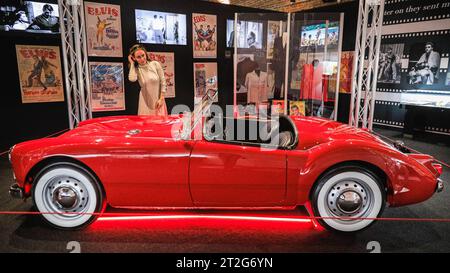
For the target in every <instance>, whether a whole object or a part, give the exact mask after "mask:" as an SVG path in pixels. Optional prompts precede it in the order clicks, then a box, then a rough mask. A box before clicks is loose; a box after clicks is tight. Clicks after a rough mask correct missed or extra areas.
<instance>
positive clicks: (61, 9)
mask: <svg viewBox="0 0 450 273" xmlns="http://www.w3.org/2000/svg"><path fill="white" fill-rule="evenodd" d="M58 8H59V12H60V15H59V24H60V28H61V46H62V52H63V54H62V59H63V68H64V73H65V75H66V76H65V77H64V81H65V83H66V100H67V114H68V118H69V128H70V129H73V128H74V121H73V116H72V112H73V108H72V93H71V90H72V89H71V87H70V81H69V77H68V74H69V73H70V72H69V65H68V62H69V60H68V58H67V45H66V42H65V41H66V35H67V30H66V25H65V22H64V18H65V13H66V8H65V6H64V3H63V0H58Z"/></svg>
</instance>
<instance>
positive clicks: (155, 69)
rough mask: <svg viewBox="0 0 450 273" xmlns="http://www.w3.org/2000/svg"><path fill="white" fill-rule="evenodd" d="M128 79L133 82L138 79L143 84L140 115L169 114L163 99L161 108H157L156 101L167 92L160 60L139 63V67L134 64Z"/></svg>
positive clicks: (140, 94) (140, 97) (140, 96)
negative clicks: (143, 63)
mask: <svg viewBox="0 0 450 273" xmlns="http://www.w3.org/2000/svg"><path fill="white" fill-rule="evenodd" d="M128 79H129V80H130V81H132V82H135V81H136V80H138V81H139V85H140V86H141V92H140V93H139V108H138V115H164V116H165V115H167V106H166V103H165V101H163V105H162V106H161V108H159V109H156V102H157V101H158V99H159V98H160V96H161V93H163V94H165V93H166V79H165V77H164V71H163V69H162V67H161V64H160V63H159V62H156V61H152V62H147V63H146V64H145V65H138V67H135V66H134V65H132V66H131V67H130V73H129V75H128Z"/></svg>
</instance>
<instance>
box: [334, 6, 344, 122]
mask: <svg viewBox="0 0 450 273" xmlns="http://www.w3.org/2000/svg"><path fill="white" fill-rule="evenodd" d="M343 32H344V13H342V12H341V14H340V19H339V45H338V67H337V75H336V91H335V95H334V120H337V116H338V110H339V89H340V79H341V56H342V37H343Z"/></svg>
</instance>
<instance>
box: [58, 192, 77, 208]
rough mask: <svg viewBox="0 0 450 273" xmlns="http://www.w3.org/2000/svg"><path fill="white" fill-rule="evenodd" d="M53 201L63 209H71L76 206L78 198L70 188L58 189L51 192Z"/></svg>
mask: <svg viewBox="0 0 450 273" xmlns="http://www.w3.org/2000/svg"><path fill="white" fill-rule="evenodd" d="M53 201H55V202H56V203H58V204H59V205H60V206H61V207H63V208H64V209H72V208H74V207H76V206H77V204H78V202H79V197H78V195H77V193H76V192H75V191H74V190H73V189H71V188H70V187H59V188H57V189H56V190H55V191H54V192H53Z"/></svg>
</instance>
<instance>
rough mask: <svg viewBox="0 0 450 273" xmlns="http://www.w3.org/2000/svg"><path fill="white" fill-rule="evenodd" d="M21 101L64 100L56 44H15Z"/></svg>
mask: <svg viewBox="0 0 450 273" xmlns="http://www.w3.org/2000/svg"><path fill="white" fill-rule="evenodd" d="M16 55H17V65H18V69H19V79H20V90H21V93H22V103H34V102H55V101H64V87H63V84H62V73H61V60H60V55H59V47H58V46H37V45H16Z"/></svg>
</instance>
